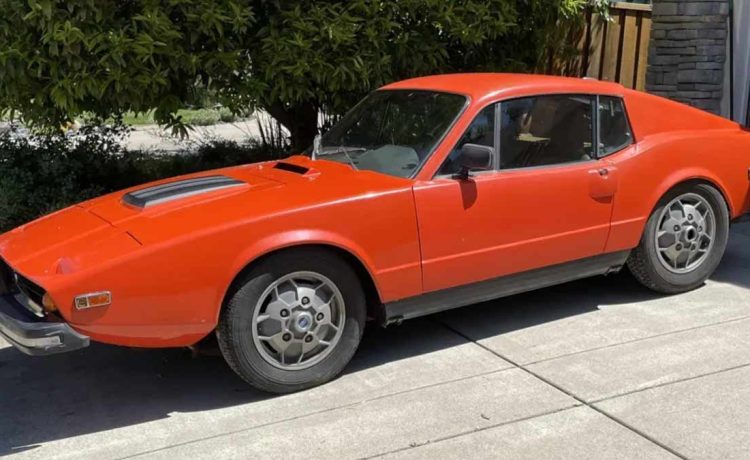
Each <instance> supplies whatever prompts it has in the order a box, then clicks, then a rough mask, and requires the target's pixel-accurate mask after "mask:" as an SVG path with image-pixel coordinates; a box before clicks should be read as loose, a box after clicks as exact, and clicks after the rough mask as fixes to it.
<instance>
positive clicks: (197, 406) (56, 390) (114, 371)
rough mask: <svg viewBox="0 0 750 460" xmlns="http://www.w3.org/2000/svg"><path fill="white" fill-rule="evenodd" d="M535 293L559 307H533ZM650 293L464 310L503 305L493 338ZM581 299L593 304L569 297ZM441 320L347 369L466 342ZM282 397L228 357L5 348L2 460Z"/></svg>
mask: <svg viewBox="0 0 750 460" xmlns="http://www.w3.org/2000/svg"><path fill="white" fill-rule="evenodd" d="M584 294H585V295H584ZM534 296H546V298H550V297H551V298H555V299H559V301H556V302H529V300H531V299H533V298H534ZM650 296H652V294H650V293H649V292H648V291H646V290H645V289H643V288H641V287H640V286H638V285H637V284H636V283H635V281H633V280H632V279H630V278H629V276H623V275H617V276H610V277H606V278H605V277H601V278H595V279H591V280H583V281H579V282H575V283H569V284H567V285H563V286H558V287H554V288H548V289H544V290H542V291H537V292H532V293H527V294H522V295H518V296H514V297H512V298H508V299H506V300H505V303H507V304H508V305H507V308H505V307H504V306H503V305H501V304H502V303H503V302H504V301H503V300H498V301H493V302H487V303H485V304H480V305H477V306H473V307H469V308H466V309H463V310H462V311H463V312H464V313H463V314H465V315H471V316H474V315H479V316H482V315H483V311H484V310H485V309H497V308H498V307H500V308H502V310H503V313H502V314H501V315H500V316H499V317H497V316H495V317H493V322H492V323H493V324H492V329H490V331H489V332H488V333H492V334H503V333H505V332H508V331H512V330H516V329H522V328H525V327H530V326H533V325H535V324H540V323H545V322H549V321H555V320H557V319H561V318H565V317H569V316H573V315H579V314H583V313H586V312H590V311H594V310H596V309H598V307H599V304H600V303H601V302H603V301H606V302H608V303H611V302H612V301H613V299H620V300H622V301H623V302H635V301H639V300H641V299H647V298H649V297H650ZM571 297H573V298H575V299H579V300H583V301H578V300H576V301H573V302H570V301H567V300H565V299H570V298H571ZM614 301H618V300H614ZM494 318H498V320H497V321H495V320H494ZM439 320H440V316H439V315H438V316H432V317H427V318H424V319H417V320H412V321H407V322H405V323H404V325H402V326H400V327H390V328H387V329H382V328H380V327H378V326H376V325H374V324H373V325H370V326H368V330H367V332H366V334H365V337H364V339H363V342H362V345H361V346H360V350H359V352H358V353H357V356H356V357H355V358H354V360H353V361H352V363H350V365H349V366H348V368H347V369H346V371H345V372H346V373H356V372H361V371H365V370H367V369H370V368H375V367H378V366H380V365H383V364H385V363H390V362H395V361H399V360H401V359H407V358H411V357H414V356H418V355H422V354H425V353H431V352H435V351H438V350H441V349H446V348H449V347H453V346H457V345H462V344H465V343H466V340H465V339H463V338H462V337H460V336H458V335H456V334H453V333H450V332H449V331H448V333H446V331H445V330H444V329H445V327H444V326H443V325H442V324H440V322H439ZM436 331H440V332H436ZM272 397H273V396H270V395H266V394H263V393H261V392H258V391H256V390H254V389H252V388H250V387H249V386H247V385H246V384H245V383H244V382H243V381H242V380H240V379H239V378H238V377H237V376H235V374H234V373H233V372H232V371H231V370H230V369H229V367H228V366H227V365H226V364H225V363H224V361H223V360H222V359H221V358H220V357H210V356H201V357H197V358H194V357H192V355H191V353H190V352H189V351H187V350H181V349H165V350H133V349H127V348H120V347H114V346H108V345H101V344H93V345H92V346H91V347H89V348H87V349H84V350H81V351H78V352H74V353H69V354H63V355H57V356H50V357H37V358H31V357H28V356H25V355H23V354H21V353H20V352H18V351H16V350H15V349H13V348H2V349H0V407H1V408H2V412H1V413H0V456H2V455H7V454H11V453H16V452H21V451H24V450H29V449H34V448H35V447H37V446H39V445H40V444H41V443H44V442H49V441H52V440H57V439H65V438H69V437H74V436H80V435H86V434H90V433H96V432H100V431H104V430H112V429H116V428H120V427H126V426H131V425H136V424H141V423H146V422H150V421H155V420H159V419H163V418H166V417H169V416H170V414H171V413H176V412H195V411H204V410H213V409H220V408H225V407H231V406H237V405H244V404H253V403H255V402H259V401H262V400H264V399H267V398H272Z"/></svg>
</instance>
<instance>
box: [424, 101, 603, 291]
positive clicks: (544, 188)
mask: <svg viewBox="0 0 750 460" xmlns="http://www.w3.org/2000/svg"><path fill="white" fill-rule="evenodd" d="M595 100H596V98H595V97H594V96H586V95H550V96H536V97H527V98H520V99H514V100H509V101H504V102H501V103H498V104H495V105H492V106H489V107H487V108H485V109H484V110H482V112H480V114H479V115H478V116H477V118H475V119H474V121H473V122H472V124H471V125H470V127H469V128H468V130H467V132H466V133H465V134H464V135H463V137H462V138H461V139H460V140H459V142H458V144H457V145H456V146H455V148H454V149H453V150H452V152H451V153H450V154H449V156H448V158H447V159H446V161H445V163H444V164H443V166H442V167H441V169H440V170H439V172H438V174H437V175H436V176H435V177H434V178H433V179H432V180H428V181H422V182H419V183H417V184H415V187H414V194H415V203H416V208H417V217H418V224H419V235H420V240H421V250H422V266H423V286H424V290H425V291H426V292H429V291H435V290H439V289H445V288H450V287H454V286H459V285H465V284H470V283H472V282H478V281H483V280H487V279H492V278H497V277H501V276H504V275H510V274H513V273H518V272H523V271H527V270H532V269H535V268H540V267H545V266H550V265H555V264H560V263H563V262H567V261H573V260H578V259H583V258H587V257H591V256H595V255H598V254H601V253H602V252H603V250H604V247H605V244H606V241H607V235H608V232H609V225H610V216H611V211H612V203H613V199H614V194H615V191H616V183H617V177H616V176H617V174H616V170H614V169H613V168H612V166H611V165H609V164H608V163H607V161H606V160H598V159H597V158H596V148H595V145H596V144H595V142H594V138H595V129H594V126H595V120H596V115H595V112H594V110H593V106H594V101H595ZM489 113H493V114H494V117H493V118H492V123H491V127H490V128H489V129H491V132H492V135H490V136H488V135H487V124H488V121H487V120H488V118H489V116H488V114H489ZM467 142H470V143H479V144H484V145H490V146H493V147H494V148H495V151H496V152H499V154H498V155H497V158H496V160H495V162H494V163H495V167H494V168H493V169H492V170H491V171H485V172H479V173H476V174H474V175H472V177H470V179H469V180H459V179H455V178H453V177H452V174H453V173H455V172H456V166H455V165H456V164H457V163H458V162H457V158H458V155H460V149H461V146H462V145H463V144H464V143H467Z"/></svg>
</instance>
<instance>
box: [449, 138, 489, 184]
mask: <svg viewBox="0 0 750 460" xmlns="http://www.w3.org/2000/svg"><path fill="white" fill-rule="evenodd" d="M494 156H495V149H494V148H492V147H487V146H486V145H478V144H464V145H463V146H462V147H461V156H460V157H459V160H458V161H459V163H458V166H459V172H458V173H457V174H455V175H454V176H453V177H455V178H456V179H460V180H467V179H468V178H469V176H470V175H471V174H470V173H471V171H487V170H490V169H492V157H494Z"/></svg>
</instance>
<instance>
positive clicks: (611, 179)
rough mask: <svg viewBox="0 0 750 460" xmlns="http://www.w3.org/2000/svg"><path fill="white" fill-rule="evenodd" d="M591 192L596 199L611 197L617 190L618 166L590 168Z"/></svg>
mask: <svg viewBox="0 0 750 460" xmlns="http://www.w3.org/2000/svg"><path fill="white" fill-rule="evenodd" d="M589 174H590V176H589V177H590V182H589V192H590V194H591V196H592V197H593V198H595V199H602V198H611V197H613V196H614V195H615V193H616V192H617V168H616V167H613V166H602V167H599V168H596V169H591V170H589Z"/></svg>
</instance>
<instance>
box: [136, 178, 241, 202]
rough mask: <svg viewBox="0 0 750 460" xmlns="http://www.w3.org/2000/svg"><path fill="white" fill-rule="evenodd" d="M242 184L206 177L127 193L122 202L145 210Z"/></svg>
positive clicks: (232, 180)
mask: <svg viewBox="0 0 750 460" xmlns="http://www.w3.org/2000/svg"><path fill="white" fill-rule="evenodd" d="M244 184H245V183H244V182H242V181H239V180H237V179H232V178H231V177H227V176H206V177H199V178H197V179H187V180H181V181H178V182H170V183H168V184H162V185H157V186H155V187H149V188H144V189H142V190H137V191H135V192H130V193H128V194H127V195H125V196H124V197H123V199H122V200H123V201H124V202H125V203H127V204H129V205H131V206H135V207H138V208H147V207H149V206H153V205H156V204H162V203H168V202H170V201H175V200H179V199H181V198H187V197H190V196H194V195H200V194H202V193H208V192H213V191H216V190H221V189H225V188H229V187H237V186H240V185H244Z"/></svg>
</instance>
